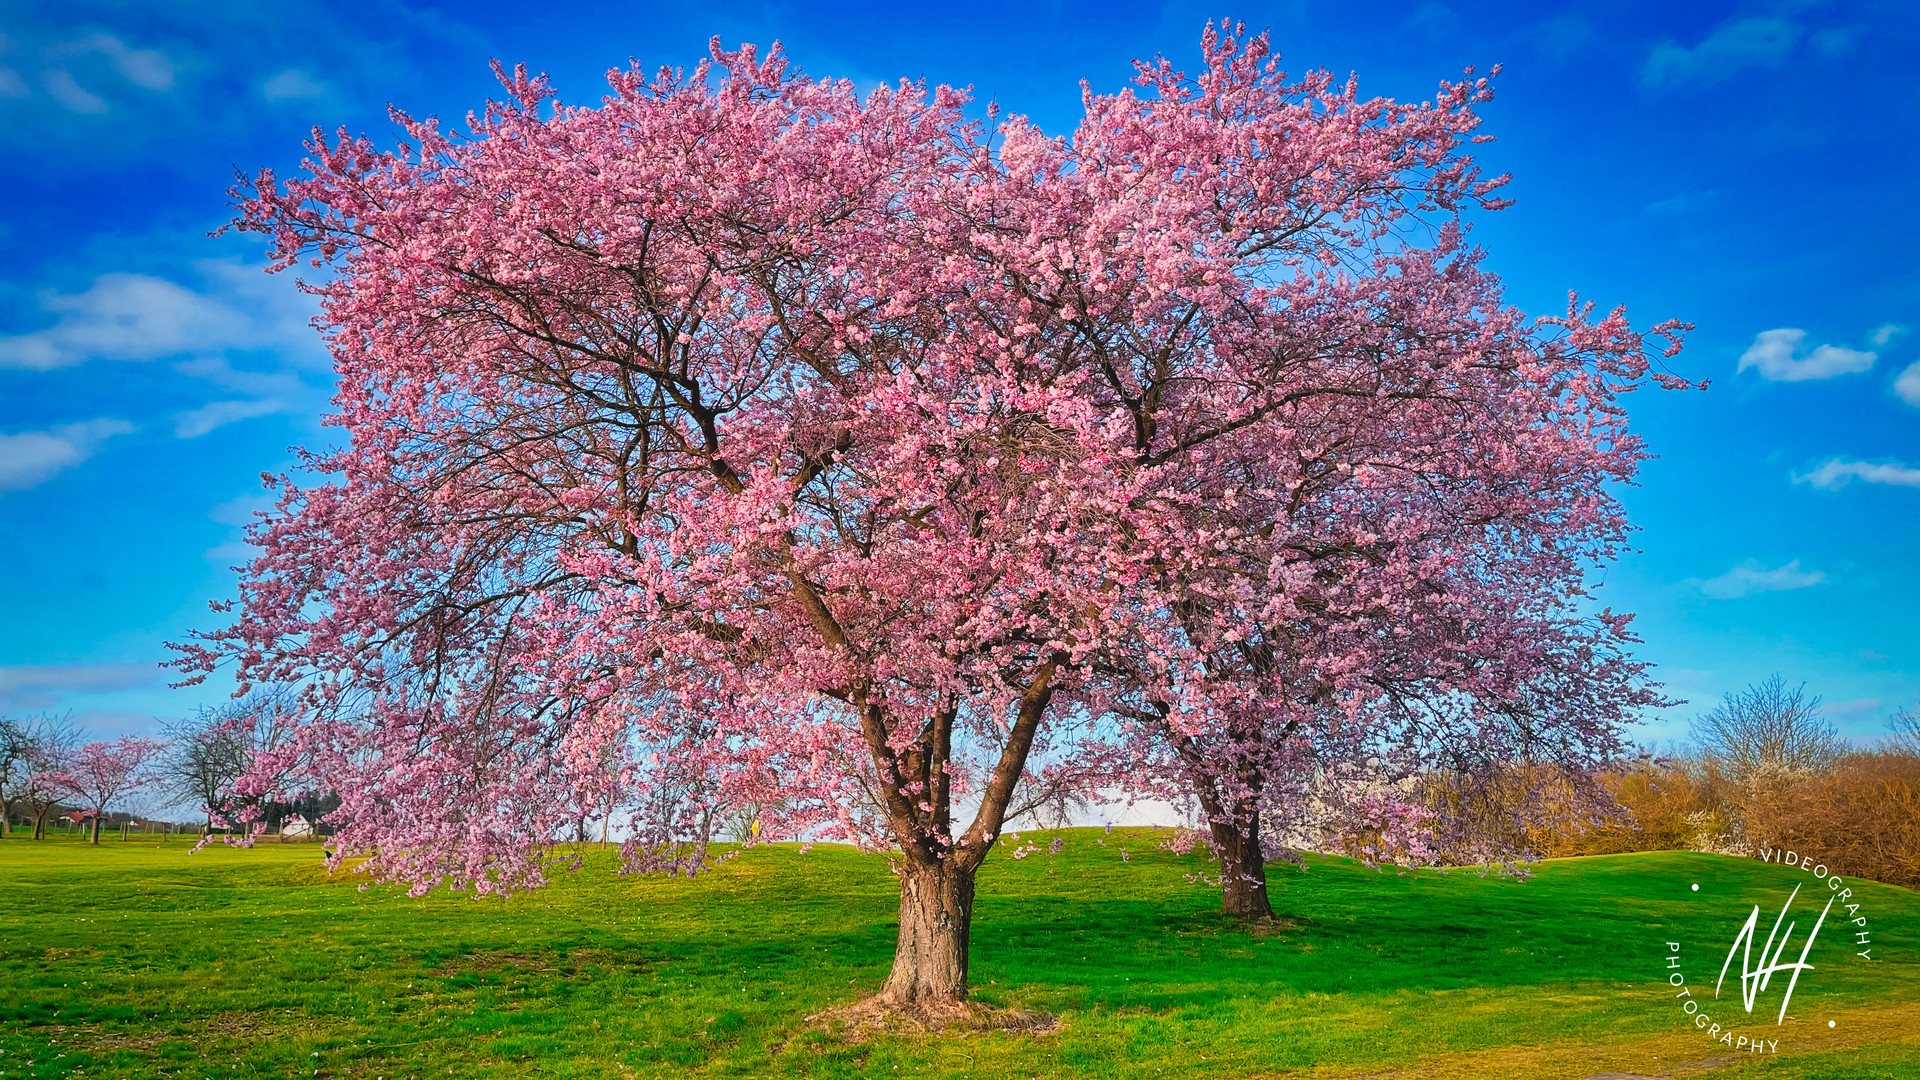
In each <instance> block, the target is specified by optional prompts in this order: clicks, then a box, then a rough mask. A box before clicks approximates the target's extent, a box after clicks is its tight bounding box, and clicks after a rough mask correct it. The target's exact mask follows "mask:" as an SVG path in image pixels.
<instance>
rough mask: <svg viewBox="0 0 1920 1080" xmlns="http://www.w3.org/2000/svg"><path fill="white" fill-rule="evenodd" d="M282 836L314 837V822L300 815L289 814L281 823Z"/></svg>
mask: <svg viewBox="0 0 1920 1080" xmlns="http://www.w3.org/2000/svg"><path fill="white" fill-rule="evenodd" d="M280 835H281V836H312V835H313V822H311V821H308V820H307V819H306V818H305V817H303V816H301V815H299V814H288V815H287V816H286V817H284V818H282V819H281V821H280Z"/></svg>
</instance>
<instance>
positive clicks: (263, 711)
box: [160, 689, 291, 831]
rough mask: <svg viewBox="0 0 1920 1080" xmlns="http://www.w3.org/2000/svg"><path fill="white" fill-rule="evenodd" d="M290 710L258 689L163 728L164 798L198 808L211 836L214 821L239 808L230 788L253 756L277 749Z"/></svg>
mask: <svg viewBox="0 0 1920 1080" xmlns="http://www.w3.org/2000/svg"><path fill="white" fill-rule="evenodd" d="M290 708H291V700H290V698H289V696H288V695H287V694H286V693H285V692H284V691H282V690H278V689H261V690H255V691H254V692H253V693H250V694H248V695H246V696H245V697H242V698H239V699H237V700H234V701H228V702H225V703H223V704H220V705H216V706H212V707H210V708H203V709H201V710H199V711H198V712H196V713H194V714H193V715H192V716H190V717H188V718H186V719H184V720H177V721H172V722H170V723H167V724H165V725H164V726H165V728H166V732H167V737H168V739H169V740H170V741H171V742H172V744H173V749H172V752H171V753H170V754H168V755H167V759H166V761H165V762H164V763H162V765H161V767H160V776H161V783H162V785H163V786H164V788H165V790H166V793H167V794H168V795H169V796H171V797H172V798H174V799H176V800H178V801H179V802H183V803H189V804H192V805H194V806H198V807H199V808H200V812H201V813H202V814H205V815H206V819H207V829H208V831H212V829H213V827H214V824H215V818H216V817H230V816H231V812H232V811H236V810H238V809H239V808H240V805H241V803H240V802H239V801H237V800H236V798H235V796H234V794H233V785H234V783H235V782H236V781H238V780H239V779H240V777H241V776H242V775H244V774H245V773H246V771H247V766H248V765H250V764H251V763H252V761H253V757H254V755H255V754H257V753H259V752H260V751H262V750H270V749H273V748H274V747H276V746H278V745H279V744H280V742H281V740H282V739H283V738H284V737H285V733H286V718H287V716H288V713H289V711H290Z"/></svg>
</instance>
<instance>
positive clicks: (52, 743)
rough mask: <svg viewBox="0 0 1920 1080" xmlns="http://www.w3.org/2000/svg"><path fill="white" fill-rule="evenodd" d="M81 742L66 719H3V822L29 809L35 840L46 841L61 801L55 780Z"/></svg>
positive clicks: (0, 754)
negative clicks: (15, 811)
mask: <svg viewBox="0 0 1920 1080" xmlns="http://www.w3.org/2000/svg"><path fill="white" fill-rule="evenodd" d="M79 742H80V732H79V730H78V729H77V728H75V727H74V726H73V721H72V720H70V719H69V718H67V717H65V716H52V715H43V716H37V717H34V718H33V719H30V720H15V719H12V718H10V717H9V718H0V821H11V820H12V814H13V808H14V807H15V806H16V805H22V806H25V807H26V809H27V813H28V815H29V816H30V817H32V818H33V838H34V839H35V840H39V839H42V838H43V837H45V836H46V833H47V812H48V811H50V810H52V809H53V808H54V806H56V805H57V804H58V803H59V801H60V787H59V785H58V784H57V783H55V777H56V776H58V775H59V773H60V771H61V770H62V769H64V768H65V767H66V765H67V758H68V756H69V755H71V754H72V753H73V750H74V747H76V746H78V745H79ZM8 828H9V829H10V828H11V826H8Z"/></svg>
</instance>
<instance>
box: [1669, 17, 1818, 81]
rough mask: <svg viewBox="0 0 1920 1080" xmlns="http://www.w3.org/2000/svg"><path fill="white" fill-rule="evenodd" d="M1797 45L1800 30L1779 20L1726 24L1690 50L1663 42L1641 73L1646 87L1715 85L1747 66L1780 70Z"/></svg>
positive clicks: (1750, 20)
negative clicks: (1696, 84)
mask: <svg viewBox="0 0 1920 1080" xmlns="http://www.w3.org/2000/svg"><path fill="white" fill-rule="evenodd" d="M1799 42H1800V28H1799V27H1798V26H1796V25H1794V24H1793V23H1791V22H1789V21H1787V20H1785V19H1779V18H1772V17H1764V16H1763V17H1755V18H1747V19H1739V20H1736V21H1734V22H1730V23H1726V24H1724V25H1722V26H1720V27H1719V28H1718V29H1716V30H1714V32H1713V33H1711V34H1709V35H1707V37H1706V39H1705V40H1703V41H1701V42H1700V44H1698V45H1695V46H1694V47H1693V48H1691V49H1689V48H1685V47H1684V46H1682V45H1680V44H1678V43H1676V42H1673V41H1663V42H1661V43H1660V44H1658V45H1656V46H1654V49H1653V52H1652V53H1651V54H1650V55H1649V56H1648V57H1647V62H1646V66H1645V67H1643V68H1642V69H1641V71H1640V78H1641V81H1643V82H1645V83H1646V84H1647V85H1648V86H1663V85H1674V84H1677V83H1714V82H1719V81H1720V80H1722V79H1725V78H1728V77H1730V76H1732V75H1734V74H1737V73H1738V72H1740V71H1742V70H1744V69H1746V68H1750V67H1779V66H1780V65H1781V64H1783V63H1785V62H1786V59H1787V56H1788V55H1789V54H1790V53H1792V52H1793V49H1794V46H1796V45H1798V44H1799Z"/></svg>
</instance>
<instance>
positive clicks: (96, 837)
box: [92, 814, 100, 847]
mask: <svg viewBox="0 0 1920 1080" xmlns="http://www.w3.org/2000/svg"><path fill="white" fill-rule="evenodd" d="M92 836H93V840H92V843H93V846H94V847H99V846H100V815H99V814H95V815H93V832H92Z"/></svg>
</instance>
